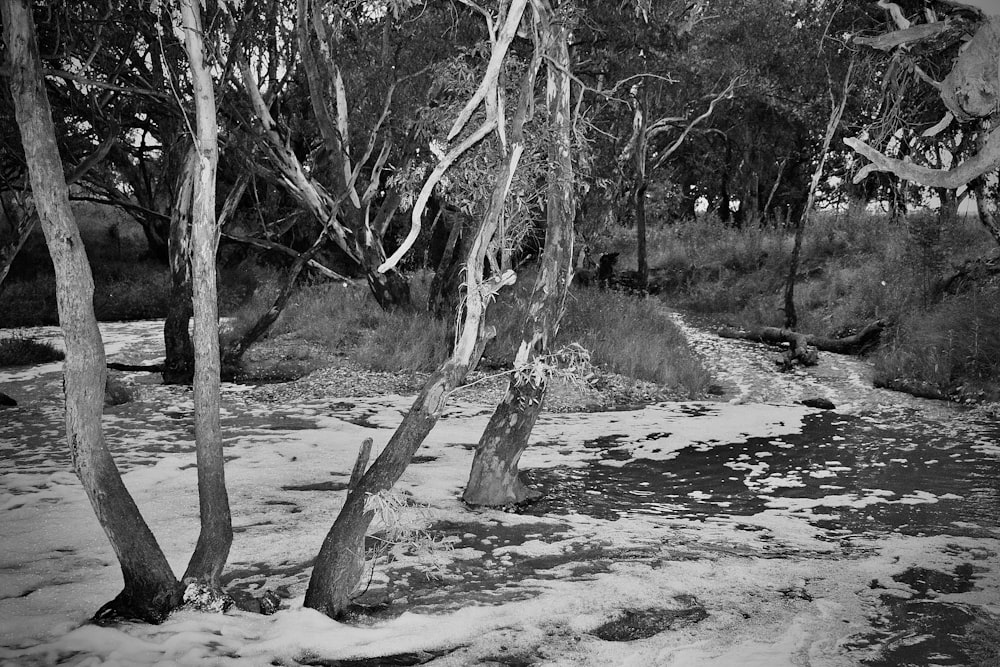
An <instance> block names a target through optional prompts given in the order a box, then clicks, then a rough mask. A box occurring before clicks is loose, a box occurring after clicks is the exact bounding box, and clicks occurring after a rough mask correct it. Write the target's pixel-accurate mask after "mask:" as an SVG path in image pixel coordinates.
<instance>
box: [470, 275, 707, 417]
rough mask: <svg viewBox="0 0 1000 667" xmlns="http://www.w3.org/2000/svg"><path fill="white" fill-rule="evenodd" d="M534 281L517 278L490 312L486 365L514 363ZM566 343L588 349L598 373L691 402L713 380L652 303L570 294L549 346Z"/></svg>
mask: <svg viewBox="0 0 1000 667" xmlns="http://www.w3.org/2000/svg"><path fill="white" fill-rule="evenodd" d="M533 278H534V276H533V275H531V274H530V273H528V274H527V275H524V276H522V277H520V278H519V279H518V282H517V284H516V285H515V287H514V289H512V290H511V291H510V292H508V293H506V294H504V295H502V296H501V298H500V299H499V301H498V303H497V304H496V305H495V306H494V307H493V308H492V311H491V314H490V323H491V324H492V325H493V326H494V327H495V328H496V329H497V336H496V338H495V339H494V340H493V341H491V343H490V344H489V345H488V346H487V348H486V354H485V361H486V363H488V364H491V365H493V366H494V367H497V368H508V367H510V365H511V364H512V363H513V359H514V353H515V351H516V349H517V346H518V344H519V343H520V341H521V332H522V327H523V324H524V314H525V309H526V305H527V302H528V299H529V297H530V292H531V286H532V283H533ZM570 343H579V344H580V345H582V346H583V347H584V348H586V349H587V350H588V351H589V352H590V356H591V362H592V363H593V364H595V365H597V366H599V367H601V368H604V369H606V370H608V371H612V372H615V373H619V374H621V375H627V376H629V377H632V378H636V379H640V380H648V381H650V382H656V383H658V384H662V385H666V386H668V387H671V388H672V389H675V390H677V391H679V392H681V393H684V394H687V395H688V396H691V397H695V396H701V395H703V394H704V392H705V390H706V389H707V387H708V385H709V383H710V380H711V378H710V376H709V374H708V371H707V370H706V369H705V368H704V366H703V365H702V364H701V362H700V360H699V359H698V357H697V356H696V355H695V354H694V353H693V352H691V350H690V348H689V347H688V345H687V342H686V340H685V339H684V336H683V334H682V333H681V332H680V330H679V329H677V327H676V326H675V325H674V323H673V322H672V321H671V320H670V318H669V317H667V315H666V313H665V312H664V308H663V305H662V304H661V303H659V302H657V301H656V300H653V299H640V298H636V297H633V296H629V295H627V294H623V293H621V292H615V291H610V290H600V289H596V288H594V289H574V290H573V291H572V292H571V294H570V296H569V298H568V300H567V303H566V312H565V314H564V316H563V319H562V324H561V326H560V329H559V333H558V335H557V336H556V339H555V341H553V343H552V345H551V347H552V348H553V349H558V348H560V347H563V346H566V345H569V344H570Z"/></svg>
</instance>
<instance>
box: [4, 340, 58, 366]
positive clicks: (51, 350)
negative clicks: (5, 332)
mask: <svg viewBox="0 0 1000 667" xmlns="http://www.w3.org/2000/svg"><path fill="white" fill-rule="evenodd" d="M65 357H66V355H64V354H63V352H62V350H58V349H56V348H55V347H54V346H53V345H52V344H51V343H44V342H39V341H37V340H35V339H33V338H28V337H26V336H11V337H10V338H3V339H0V367H6V366H33V365H35V364H47V363H49V362H52V361H62V360H63V359H64V358H65Z"/></svg>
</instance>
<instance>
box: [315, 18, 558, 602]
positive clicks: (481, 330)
mask: <svg viewBox="0 0 1000 667" xmlns="http://www.w3.org/2000/svg"><path fill="white" fill-rule="evenodd" d="M470 4H472V3H470ZM527 4H528V0H512V1H511V2H510V3H509V4H508V3H502V6H501V7H500V8H499V9H497V8H490V7H484V6H480V5H474V7H475V11H477V12H478V13H480V14H481V15H482V17H483V19H484V23H486V32H487V34H488V41H484V43H483V44H482V45H481V46H480V47H479V48H477V49H475V50H473V51H471V52H469V53H466V54H463V55H462V56H460V57H459V58H457V59H456V60H455V61H454V62H453V63H451V64H452V65H453V67H452V68H450V67H449V66H448V64H442V66H441V67H439V68H438V69H437V75H438V76H448V75H449V74H451V73H453V72H457V71H464V72H469V71H470V70H469V65H470V64H472V65H473V66H474V67H476V69H477V71H478V72H479V75H478V77H476V79H474V80H469V79H465V80H457V81H455V83H457V84H459V90H463V89H464V88H465V84H471V86H470V94H469V95H468V96H467V97H466V96H464V95H459V96H453V95H452V94H451V91H450V90H447V89H445V88H442V87H441V86H437V87H436V88H437V89H438V90H440V91H441V97H440V98H439V99H437V100H436V101H435V104H436V106H438V107H439V108H440V107H445V108H448V109H451V113H452V114H454V115H452V116H451V118H450V119H449V120H450V122H448V123H447V124H445V125H442V126H440V127H441V129H442V130H443V131H441V132H440V133H439V132H437V131H435V132H434V133H433V135H432V138H431V139H430V143H429V148H430V152H431V154H432V155H433V156H434V157H433V158H432V160H433V161H432V162H431V163H429V164H427V165H426V166H427V168H428V169H419V170H417V171H415V172H413V173H412V174H411V176H410V178H412V179H413V180H411V181H409V182H413V183H418V184H419V189H418V191H416V192H415V194H414V204H413V208H412V210H411V214H410V229H409V231H408V232H407V234H406V237H405V238H404V239H403V241H402V243H401V244H400V247H399V248H398V249H397V251H396V252H395V253H393V254H392V255H390V256H389V257H388V258H386V261H385V263H384V264H383V265H381V266H380V267H377V269H378V270H381V271H389V270H392V268H393V266H394V265H395V263H396V262H398V261H400V260H401V259H402V258H403V256H405V254H406V253H407V252H409V251H410V250H411V248H412V247H413V244H414V243H415V242H416V240H417V238H418V236H419V234H420V229H421V227H422V213H423V209H424V207H425V206H426V204H427V201H428V200H429V199H430V196H431V192H432V191H433V189H434V188H435V186H437V185H439V184H442V183H443V182H444V181H446V180H448V177H449V176H450V175H452V174H451V170H452V169H456V170H457V171H462V170H463V169H464V170H468V173H469V174H475V176H476V177H475V179H474V181H469V186H470V188H471V189H472V190H473V191H474V190H478V189H480V188H482V187H483V181H482V180H481V179H483V178H484V177H485V178H488V179H489V180H488V181H486V182H490V181H491V184H490V186H489V191H490V194H489V198H488V201H487V202H486V203H485V206H483V207H481V208H480V209H478V210H477V212H481V214H480V215H479V216H478V219H477V223H476V226H475V233H474V235H473V239H472V241H471V243H470V246H469V252H468V255H467V257H466V262H465V264H466V266H465V271H464V291H463V295H462V304H463V306H462V308H461V312H460V313H459V314H458V316H459V322H458V325H457V330H456V337H455V345H454V349H453V351H452V354H451V356H450V357H449V358H448V359H447V360H446V361H445V362H444V363H443V364H442V365H441V366H440V367H439V368H438V369H437V370H436V371H435V372H434V373H432V374H431V376H430V377H429V378H428V380H427V382H426V383H425V385H424V387H423V389H422V390H421V391H420V393H419V394H418V396H417V397H416V399H415V400H414V402H413V405H412V407H411V408H410V410H409V412H407V414H406V416H405V417H404V418H403V421H402V423H401V424H400V426H399V427H398V428H397V429H396V431H395V433H394V434H393V435H392V437H391V438H390V440H389V442H388V444H387V445H386V446H385V449H384V450H383V451H382V453H381V454H380V455H379V456H378V457H377V458H376V460H375V461H374V463H372V465H371V466H370V467H367V458H366V455H364V454H363V455H362V457H360V458H359V460H358V463H357V465H356V466H355V474H353V475H352V478H351V482H350V488H349V491H348V495H347V498H346V500H345V502H344V505H343V507H342V508H341V510H340V513H339V514H338V516H337V519H336V520H335V522H334V524H333V526H332V527H331V529H330V531H329V533H328V534H327V536H326V538H325V540H324V541H323V545H322V548H321V549H320V552H319V555H318V556H317V558H316V562H315V565H314V567H313V573H312V577H311V578H310V582H309V588H308V590H307V592H306V598H305V604H306V606H307V607H311V608H314V609H318V610H320V611H322V612H323V613H325V614H327V615H329V616H332V617H336V616H338V615H339V614H341V613H342V612H343V611H344V610H345V609H346V608H347V606H348V605H349V604H350V600H351V595H352V593H353V592H354V590H355V589H356V588H357V587H358V585H359V583H360V575H361V573H362V568H363V557H364V534H365V531H366V529H367V527H368V526H369V524H370V523H371V521H372V519H373V517H374V510H373V504H372V503H373V498H377V497H378V496H379V495H380V494H382V493H384V492H386V491H388V490H389V489H390V488H391V487H392V485H393V484H395V482H396V480H398V479H399V477H400V475H402V473H403V471H404V470H405V469H406V466H407V465H408V464H409V462H410V460H411V458H412V457H413V454H414V452H415V451H416V450H417V448H418V447H419V446H420V443H421V442H423V440H424V438H426V436H427V434H428V433H429V432H430V430H431V428H433V426H434V424H435V423H436V422H437V420H438V419H439V418H440V416H441V412H442V410H443V409H444V406H445V402H446V400H447V398H448V395H449V394H450V392H451V391H452V390H454V389H455V388H456V387H458V386H459V385H460V384H461V383H462V381H463V380H464V378H465V377H466V375H467V373H468V372H469V370H471V368H473V367H474V366H475V364H476V363H477V362H478V360H479V358H480V357H481V355H482V352H483V348H484V346H485V344H486V342H487V340H488V339H489V338H490V337H491V336H492V335H494V332H493V331H491V330H490V328H488V327H487V325H486V320H485V316H486V311H487V308H488V306H489V304H490V303H491V301H493V299H494V298H495V297H496V294H497V292H498V291H499V290H500V289H501V288H502V287H504V286H506V285H509V284H510V283H511V282H513V281H514V280H515V279H516V275H515V273H514V271H513V270H510V269H508V270H502V271H500V272H497V273H493V274H491V275H490V276H489V277H485V269H486V268H487V265H496V266H499V265H500V261H501V260H500V259H499V258H498V255H499V254H501V252H502V248H503V247H504V246H505V222H504V218H505V214H506V211H508V209H509V206H510V204H509V201H508V200H509V198H510V194H511V192H512V189H511V188H512V183H513V182H514V180H515V176H516V174H517V172H518V169H519V165H520V163H521V160H522V156H527V154H528V143H527V139H526V134H527V132H528V127H529V122H530V121H531V120H532V116H533V109H534V97H535V76H536V72H537V68H538V65H539V63H540V62H541V57H542V53H543V52H542V51H541V49H542V45H541V43H540V42H539V40H538V38H537V37H536V36H537V35H538V31H537V29H535V26H536V25H537V24H538V22H539V20H540V19H539V8H540V7H541V3H539V2H535V3H533V4H532V8H533V9H532V14H531V16H532V18H531V20H530V23H528V25H529V26H531V29H530V30H529V31H527V32H528V34H529V35H531V36H532V49H533V54H534V55H532V57H531V60H530V63H528V64H526V65H523V64H522V65H521V66H520V67H518V68H515V69H514V70H513V71H518V70H519V74H518V76H517V81H518V85H517V93H516V98H515V99H513V100H508V101H505V99H506V98H507V96H506V95H505V93H504V92H502V85H503V79H505V78H506V77H505V76H504V71H505V70H506V71H508V72H509V71H511V70H510V69H509V67H510V66H512V65H515V64H516V63H515V61H516V60H517V59H516V58H515V54H514V48H513V45H512V42H514V40H515V38H516V36H517V34H518V28H519V26H521V25H522V16H524V15H526V13H527V12H526V9H525V7H526V5H527ZM526 20H527V19H526ZM437 117H438V119H439V120H441V119H443V118H444V115H442V114H439V115H438V116H437ZM435 129H436V128H435ZM470 161H471V163H474V164H469V162H470ZM486 165H488V167H489V168H488V173H484V169H483V166H486ZM421 174H426V175H425V176H421ZM459 187H460V186H459ZM363 451H364V450H363Z"/></svg>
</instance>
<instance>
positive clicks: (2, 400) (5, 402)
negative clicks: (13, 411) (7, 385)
mask: <svg viewBox="0 0 1000 667" xmlns="http://www.w3.org/2000/svg"><path fill="white" fill-rule="evenodd" d="M16 405H17V401H15V400H14V399H13V398H11V397H10V396H8V395H7V394H5V393H3V392H2V391H0V408H12V407H14V406H16Z"/></svg>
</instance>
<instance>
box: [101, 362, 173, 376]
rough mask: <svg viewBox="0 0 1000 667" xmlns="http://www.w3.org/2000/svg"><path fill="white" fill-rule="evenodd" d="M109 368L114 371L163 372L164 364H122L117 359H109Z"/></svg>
mask: <svg viewBox="0 0 1000 667" xmlns="http://www.w3.org/2000/svg"><path fill="white" fill-rule="evenodd" d="M108 368H109V369H111V370H113V371H131V372H136V371H139V372H147V373H162V372H163V364H121V363H118V362H117V361H109V362H108Z"/></svg>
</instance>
